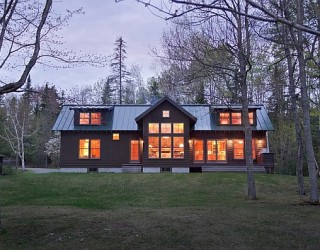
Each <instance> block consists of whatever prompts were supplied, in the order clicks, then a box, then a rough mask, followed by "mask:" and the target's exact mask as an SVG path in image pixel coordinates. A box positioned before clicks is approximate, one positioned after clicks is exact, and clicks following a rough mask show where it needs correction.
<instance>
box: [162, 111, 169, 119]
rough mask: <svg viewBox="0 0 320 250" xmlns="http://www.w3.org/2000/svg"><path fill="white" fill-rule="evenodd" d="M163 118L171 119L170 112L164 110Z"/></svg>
mask: <svg viewBox="0 0 320 250" xmlns="http://www.w3.org/2000/svg"><path fill="white" fill-rule="evenodd" d="M162 117H163V118H169V117H170V110H162Z"/></svg>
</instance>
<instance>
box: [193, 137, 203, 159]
mask: <svg viewBox="0 0 320 250" xmlns="http://www.w3.org/2000/svg"><path fill="white" fill-rule="evenodd" d="M194 160H195V161H203V140H194Z"/></svg>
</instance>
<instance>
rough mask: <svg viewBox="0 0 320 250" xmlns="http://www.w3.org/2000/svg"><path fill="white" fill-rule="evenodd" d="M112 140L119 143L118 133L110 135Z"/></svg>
mask: <svg viewBox="0 0 320 250" xmlns="http://www.w3.org/2000/svg"><path fill="white" fill-rule="evenodd" d="M112 140H113V141H119V140H120V134H118V133H113V134H112Z"/></svg>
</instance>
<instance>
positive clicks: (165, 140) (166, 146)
mask: <svg viewBox="0 0 320 250" xmlns="http://www.w3.org/2000/svg"><path fill="white" fill-rule="evenodd" d="M161 158H171V137H170V136H163V137H161Z"/></svg>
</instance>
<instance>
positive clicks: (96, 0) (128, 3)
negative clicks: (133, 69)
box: [30, 0, 168, 89]
mask: <svg viewBox="0 0 320 250" xmlns="http://www.w3.org/2000/svg"><path fill="white" fill-rule="evenodd" d="M81 7H82V8H83V11H84V12H85V14H83V15H82V14H81V15H76V16H74V17H72V19H71V20H70V21H69V24H68V26H66V27H64V28H63V30H61V31H60V33H59V35H60V36H62V37H63V38H62V41H63V42H64V45H63V47H65V48H67V49H72V50H75V51H83V52H85V53H97V54H104V55H111V54H112V53H113V50H114V48H115V45H114V42H115V40H116V39H117V38H118V37H119V36H122V37H123V39H124V41H125V42H126V44H127V63H126V64H127V65H128V66H130V65H133V64H135V65H139V66H140V68H141V70H142V71H141V73H142V76H143V78H144V80H145V81H146V79H147V78H149V77H151V76H154V75H156V74H157V72H159V67H158V66H157V63H156V58H155V57H154V56H153V55H152V53H151V48H159V47H160V39H161V36H162V32H163V30H165V29H166V27H167V26H168V23H167V22H166V21H165V20H163V19H161V18H159V17H157V16H156V15H154V14H152V13H151V12H150V11H149V10H148V9H147V8H145V7H144V6H143V5H141V4H138V3H137V2H136V1H135V0H125V1H122V2H119V3H115V1H114V0H54V2H53V8H54V10H55V11H56V12H59V13H64V12H65V11H66V9H68V10H76V9H78V8H81ZM109 72H110V67H109V66H106V67H92V66H89V65H85V66H81V67H76V68H69V69H53V68H48V67H45V68H44V67H43V66H40V65H37V66H36V67H35V68H34V69H33V70H32V72H31V74H30V75H31V79H32V83H33V84H35V85H42V84H44V83H49V84H54V85H55V86H57V87H58V88H61V89H70V88H72V87H74V86H76V85H90V84H94V83H95V82H97V81H98V80H100V79H102V78H105V77H106V76H107V75H108V74H109Z"/></svg>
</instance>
